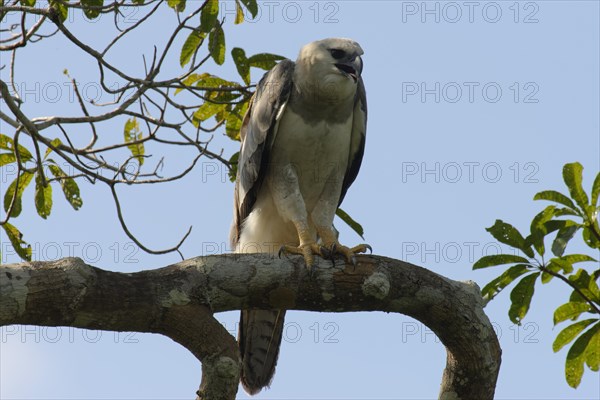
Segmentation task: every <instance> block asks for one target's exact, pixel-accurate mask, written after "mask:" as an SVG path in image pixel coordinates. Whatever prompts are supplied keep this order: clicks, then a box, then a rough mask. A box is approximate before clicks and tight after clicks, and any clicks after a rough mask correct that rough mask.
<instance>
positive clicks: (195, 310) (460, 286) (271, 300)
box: [0, 254, 501, 400]
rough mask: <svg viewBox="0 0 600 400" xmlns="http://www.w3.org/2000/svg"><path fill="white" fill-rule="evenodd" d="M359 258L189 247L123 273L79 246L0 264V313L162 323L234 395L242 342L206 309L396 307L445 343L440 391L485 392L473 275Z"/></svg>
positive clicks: (496, 350)
mask: <svg viewBox="0 0 600 400" xmlns="http://www.w3.org/2000/svg"><path fill="white" fill-rule="evenodd" d="M358 261H359V263H358V265H357V266H356V268H353V267H351V266H350V267H348V268H346V267H342V266H339V265H338V266H337V267H331V263H330V262H325V261H322V260H320V262H319V263H318V268H316V272H315V276H314V277H313V278H311V277H309V276H308V273H307V271H306V268H305V266H304V263H303V260H302V258H301V257H293V258H291V259H286V260H282V259H276V258H274V257H273V256H269V255H261V254H230V255H220V256H209V257H198V258H194V259H189V260H185V261H182V262H180V263H178V264H174V265H170V266H168V267H165V268H161V269H156V270H150V271H142V272H138V273H132V274H124V273H116V272H109V271H104V270H101V269H98V268H94V267H91V266H89V265H86V264H85V263H84V262H83V261H82V260H80V259H78V258H66V259H62V260H58V261H54V262H33V263H21V264H10V265H4V266H0V278H1V281H0V282H1V283H2V290H1V291H0V325H7V324H33V325H46V326H60V325H66V326H73V327H80V328H90V329H104V330H116V331H137V332H155V333H162V334H164V335H166V336H168V337H170V338H172V339H173V340H175V341H177V342H178V343H180V344H182V345H183V346H185V347H186V348H188V349H189V350H190V351H191V352H192V353H193V354H194V355H195V356H196V357H197V358H198V359H199V360H200V361H201V362H202V363H203V382H202V386H201V390H200V391H199V392H198V394H199V396H200V398H202V399H234V398H235V393H236V391H237V387H238V378H239V360H240V359H239V352H238V350H237V346H236V345H235V341H234V339H233V337H231V336H230V335H229V334H228V333H227V332H226V331H225V328H223V327H222V326H221V325H219V324H218V323H217V322H216V320H214V319H213V318H212V313H214V312H222V311H230V310H241V309H250V308H259V309H261V308H262V309H273V308H284V309H293V310H307V311H328V312H347V311H386V312H397V313H402V314H406V315H409V316H411V317H413V318H415V319H417V320H419V321H421V322H423V323H424V324H425V325H427V326H428V327H429V328H431V330H433V331H434V332H435V333H436V334H437V335H438V337H439V338H440V340H441V341H442V342H443V343H444V345H445V346H446V349H447V364H446V369H445V370H444V373H443V377H442V384H441V389H440V395H439V398H440V399H478V400H491V399H493V396H494V388H495V386H496V380H497V377H498V372H499V368H500V354H501V351H500V347H499V344H498V339H497V337H496V335H495V333H494V330H493V327H492V325H491V323H490V321H489V319H488V318H487V316H486V315H485V314H484V312H483V300H482V298H481V294H480V292H479V288H478V287H477V285H475V284H474V283H473V282H466V283H463V282H456V281H452V280H450V279H447V278H444V277H442V276H440V275H437V274H435V273H433V272H431V271H428V270H426V269H424V268H421V267H418V266H415V265H411V264H408V263H405V262H402V261H398V260H393V259H390V258H385V257H379V256H360V257H358ZM50 289H51V290H50Z"/></svg>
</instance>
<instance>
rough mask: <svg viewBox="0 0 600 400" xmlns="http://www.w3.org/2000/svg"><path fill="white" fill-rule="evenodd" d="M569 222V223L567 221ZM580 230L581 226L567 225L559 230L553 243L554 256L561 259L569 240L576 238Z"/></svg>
mask: <svg viewBox="0 0 600 400" xmlns="http://www.w3.org/2000/svg"><path fill="white" fill-rule="evenodd" d="M565 222H567V221H565ZM578 229H579V225H571V224H566V225H565V226H564V227H562V228H560V229H559V230H558V233H557V234H556V238H555V239H554V241H553V242H552V254H554V255H555V256H557V257H560V256H562V255H563V253H564V252H565V249H566V248H567V244H568V243H569V240H571V239H572V238H573V236H575V232H577V230H578Z"/></svg>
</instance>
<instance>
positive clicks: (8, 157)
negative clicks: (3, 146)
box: [0, 153, 17, 167]
mask: <svg viewBox="0 0 600 400" xmlns="http://www.w3.org/2000/svg"><path fill="white" fill-rule="evenodd" d="M15 161H17V157H16V156H15V155H14V154H13V153H1V154H0V167H2V166H4V165H7V164H11V163H14V162H15Z"/></svg>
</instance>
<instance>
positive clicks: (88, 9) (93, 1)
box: [81, 0, 104, 19]
mask: <svg viewBox="0 0 600 400" xmlns="http://www.w3.org/2000/svg"><path fill="white" fill-rule="evenodd" d="M103 4H104V0H81V6H82V8H83V13H84V14H85V16H86V17H88V18H89V19H94V18H97V17H98V15H100V9H99V7H102V5H103Z"/></svg>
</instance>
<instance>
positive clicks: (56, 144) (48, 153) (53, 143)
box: [44, 138, 62, 160]
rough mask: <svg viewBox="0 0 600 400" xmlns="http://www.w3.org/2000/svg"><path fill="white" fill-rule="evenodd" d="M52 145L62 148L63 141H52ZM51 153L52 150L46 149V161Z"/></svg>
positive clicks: (57, 139)
mask: <svg viewBox="0 0 600 400" xmlns="http://www.w3.org/2000/svg"><path fill="white" fill-rule="evenodd" d="M50 144H51V145H52V147H58V146H60V145H61V144H62V142H61V140H60V139H59V138H56V139H54V140H52V142H50ZM50 153H52V148H51V147H48V148H47V149H46V154H44V160H45V159H46V158H48V156H49V155H50Z"/></svg>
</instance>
